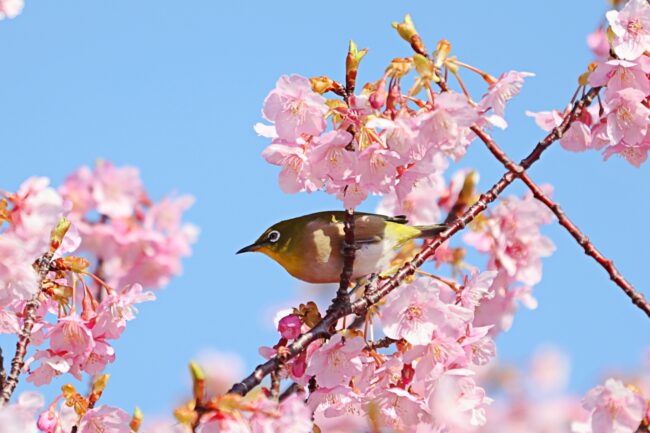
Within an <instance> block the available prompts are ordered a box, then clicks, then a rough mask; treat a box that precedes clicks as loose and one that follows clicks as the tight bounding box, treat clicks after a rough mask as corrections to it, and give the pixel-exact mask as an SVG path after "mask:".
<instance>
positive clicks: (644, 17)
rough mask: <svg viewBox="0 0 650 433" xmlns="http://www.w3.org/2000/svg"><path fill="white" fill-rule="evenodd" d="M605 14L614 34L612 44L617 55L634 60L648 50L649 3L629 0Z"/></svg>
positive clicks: (649, 39) (649, 30) (649, 36)
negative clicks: (620, 8) (619, 7)
mask: <svg viewBox="0 0 650 433" xmlns="http://www.w3.org/2000/svg"><path fill="white" fill-rule="evenodd" d="M606 16H607V21H609V25H610V27H611V28H612V31H613V32H614V34H615V35H616V38H615V39H614V42H613V43H612V46H613V48H614V52H615V53H616V55H617V56H618V57H620V58H621V59H624V60H634V59H636V58H637V57H639V56H641V55H642V54H643V53H644V52H645V51H648V50H650V5H648V2H647V1H646V0H630V1H628V2H627V4H626V5H625V7H624V8H623V9H622V10H620V11H616V10H612V11H609V12H607V14H606Z"/></svg>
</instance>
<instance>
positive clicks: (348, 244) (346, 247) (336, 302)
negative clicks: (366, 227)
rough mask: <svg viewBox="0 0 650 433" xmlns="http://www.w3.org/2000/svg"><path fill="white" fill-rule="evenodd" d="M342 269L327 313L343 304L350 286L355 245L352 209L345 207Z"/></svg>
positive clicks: (347, 297) (347, 296)
mask: <svg viewBox="0 0 650 433" xmlns="http://www.w3.org/2000/svg"><path fill="white" fill-rule="evenodd" d="M343 232H344V240H343V251H341V253H342V255H343V270H342V271H341V279H340V281H339V288H338V290H337V291H336V297H335V298H334V299H333V300H332V303H331V305H330V307H329V308H328V309H327V314H329V313H331V312H332V309H334V308H337V307H338V306H340V305H342V304H344V303H345V302H347V300H348V299H349V295H348V290H349V288H350V281H351V280H352V273H353V271H354V258H355V255H356V249H357V248H356V245H355V243H354V210H352V209H346V211H345V219H344V221H343Z"/></svg>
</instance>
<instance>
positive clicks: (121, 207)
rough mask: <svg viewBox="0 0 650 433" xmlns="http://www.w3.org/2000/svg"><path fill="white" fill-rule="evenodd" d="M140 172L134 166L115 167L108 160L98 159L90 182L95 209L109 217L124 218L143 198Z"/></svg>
mask: <svg viewBox="0 0 650 433" xmlns="http://www.w3.org/2000/svg"><path fill="white" fill-rule="evenodd" d="M143 195H144V189H143V186H142V182H141V180H140V173H139V172H138V169H136V168H135V167H128V166H125V167H121V168H117V167H115V166H113V164H112V163H110V162H108V161H99V162H98V163H97V167H96V168H95V173H94V177H93V183H92V196H93V199H94V200H95V203H96V206H97V211H98V212H99V213H101V214H104V215H108V216H109V217H111V218H126V217H129V216H131V215H132V214H133V212H134V211H135V206H136V205H137V204H138V203H139V201H140V200H141V199H142V198H143Z"/></svg>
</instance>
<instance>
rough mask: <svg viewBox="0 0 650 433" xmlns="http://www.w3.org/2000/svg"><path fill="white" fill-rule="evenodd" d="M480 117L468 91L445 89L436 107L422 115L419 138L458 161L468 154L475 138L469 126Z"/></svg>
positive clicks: (420, 117) (419, 124)
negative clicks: (465, 94) (467, 151)
mask: <svg viewBox="0 0 650 433" xmlns="http://www.w3.org/2000/svg"><path fill="white" fill-rule="evenodd" d="M477 120H478V113H477V112H476V110H475V109H474V108H473V107H472V106H471V105H470V104H469V102H468V101H467V98H466V97H465V96H464V95H459V94H457V93H453V92H446V93H442V94H440V95H438V96H437V98H436V108H435V109H434V110H433V111H429V112H424V113H422V114H420V115H418V117H417V122H418V128H419V134H418V139H419V140H420V141H422V142H424V143H428V145H429V146H433V147H435V148H437V149H439V150H441V151H443V152H445V153H446V154H447V155H448V156H450V157H451V158H453V159H454V160H455V161H457V160H458V159H460V158H461V157H462V156H463V155H464V154H465V151H466V148H467V145H468V144H469V142H470V141H471V140H470V134H471V131H470V130H469V127H470V126H472V125H473V124H474V123H475V122H476V121H477Z"/></svg>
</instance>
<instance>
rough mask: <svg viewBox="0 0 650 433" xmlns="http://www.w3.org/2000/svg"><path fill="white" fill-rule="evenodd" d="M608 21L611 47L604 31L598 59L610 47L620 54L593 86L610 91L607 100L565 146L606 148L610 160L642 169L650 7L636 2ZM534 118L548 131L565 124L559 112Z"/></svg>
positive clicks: (591, 77)
mask: <svg viewBox="0 0 650 433" xmlns="http://www.w3.org/2000/svg"><path fill="white" fill-rule="evenodd" d="M607 21H608V22H609V29H610V32H611V35H612V38H611V40H610V41H609V43H608V41H607V39H606V37H605V33H604V32H602V31H601V32H597V33H595V34H593V35H592V37H591V38H590V39H589V42H590V46H592V48H593V49H594V51H595V52H596V53H597V54H598V55H602V54H604V53H605V52H609V50H610V48H611V50H612V51H613V53H614V55H615V57H612V58H610V59H607V58H601V59H600V60H598V61H596V62H595V63H594V64H592V65H591V66H590V73H589V74H588V79H587V82H588V84H589V85H590V86H592V87H594V88H600V87H602V88H604V89H605V91H604V93H603V99H602V101H600V103H599V105H598V106H594V108H592V109H590V110H589V111H588V112H585V113H583V115H582V116H580V118H579V119H578V120H577V121H576V122H573V124H572V125H571V127H570V128H569V130H568V131H567V132H566V134H565V135H564V136H563V137H562V139H561V140H560V144H561V145H562V146H563V147H564V148H565V149H567V150H570V151H572V152H582V151H585V150H588V149H593V150H597V151H600V150H602V151H603V155H604V157H605V159H607V158H609V157H610V156H612V155H620V156H621V157H623V158H625V160H627V161H628V162H629V163H630V164H632V165H634V166H635V167H639V166H640V165H641V164H642V163H644V162H645V161H646V159H647V158H648V150H649V149H650V131H649V128H648V126H649V125H650V108H648V106H649V105H650V99H649V97H650V57H648V52H649V51H650V4H649V3H648V2H647V1H646V0H630V1H629V2H628V3H626V4H625V6H624V7H623V8H622V9H621V10H620V11H617V10H612V11H609V12H608V13H607ZM605 46H606V47H607V48H605ZM529 115H531V116H534V117H535V120H536V122H537V124H538V125H539V126H540V127H541V128H542V129H544V130H546V131H550V130H551V129H553V128H554V127H556V126H558V125H559V124H560V123H561V121H562V119H561V115H560V113H559V112H557V111H552V112H540V113H529Z"/></svg>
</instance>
